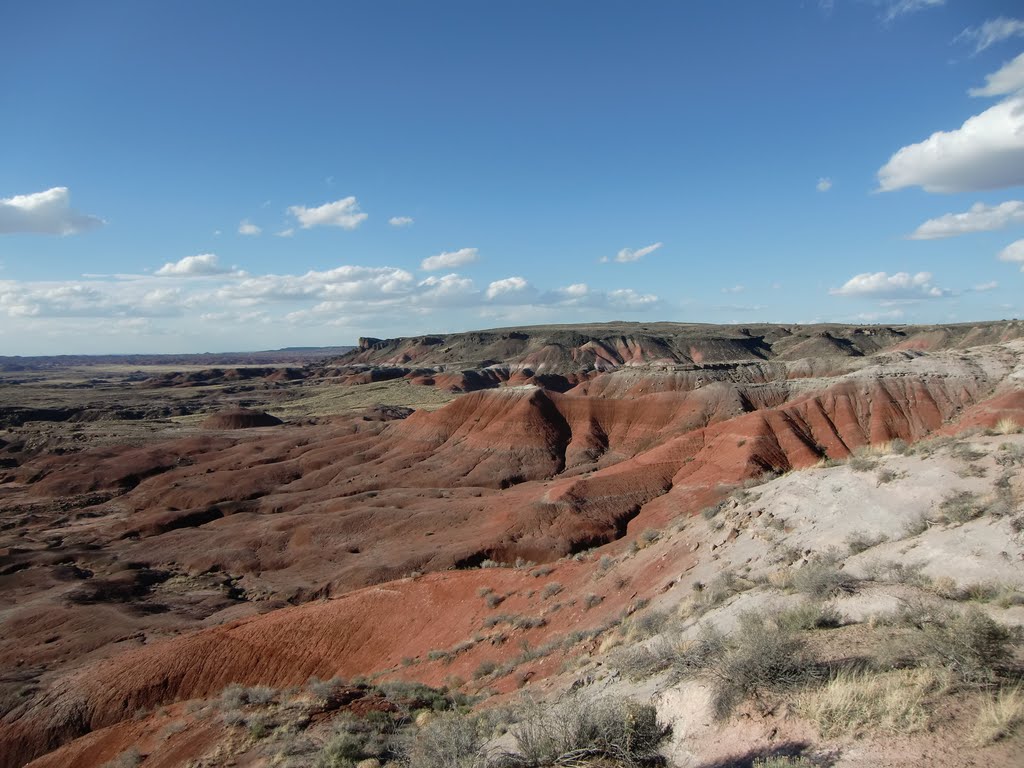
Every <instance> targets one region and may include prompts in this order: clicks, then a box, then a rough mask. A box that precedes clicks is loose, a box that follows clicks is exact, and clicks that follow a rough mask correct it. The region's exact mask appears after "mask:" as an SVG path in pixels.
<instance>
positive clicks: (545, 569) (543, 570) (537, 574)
mask: <svg viewBox="0 0 1024 768" xmlns="http://www.w3.org/2000/svg"><path fill="white" fill-rule="evenodd" d="M554 572H555V569H554V568H553V567H552V566H550V565H542V566H541V567H540V568H538V569H537V570H535V571H530V575H531V576H533V577H534V578H535V579H539V578H541V577H542V576H548V575H550V574H552V573H554Z"/></svg>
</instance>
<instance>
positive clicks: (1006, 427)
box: [996, 418, 1024, 435]
mask: <svg viewBox="0 0 1024 768" xmlns="http://www.w3.org/2000/svg"><path fill="white" fill-rule="evenodd" d="M1021 431H1024V427H1021V425H1020V424H1018V423H1017V422H1016V421H1014V420H1013V419H1009V418H1007V419H1000V420H999V421H997V422H996V433H997V434H1000V435H1017V434H1020V432H1021Z"/></svg>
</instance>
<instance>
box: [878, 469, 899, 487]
mask: <svg viewBox="0 0 1024 768" xmlns="http://www.w3.org/2000/svg"><path fill="white" fill-rule="evenodd" d="M897 477H898V475H897V474H896V473H895V472H893V471H892V470H891V469H880V470H878V472H877V473H876V474H875V480H876V481H877V483H878V485H885V484H886V483H891V482H892V481H893V480H895V479H896V478H897Z"/></svg>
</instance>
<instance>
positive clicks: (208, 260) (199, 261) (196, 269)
mask: <svg viewBox="0 0 1024 768" xmlns="http://www.w3.org/2000/svg"><path fill="white" fill-rule="evenodd" d="M230 271H231V270H229V269H224V268H223V267H221V266H220V265H219V264H218V263H217V254H215V253H201V254H199V255H198V256H186V257H185V258H183V259H178V261H169V262H167V263H166V264H164V265H163V266H162V267H160V269H158V270H157V271H156V274H157V275H159V276H160V277H205V276H207V275H224V274H227V273H228V272H230Z"/></svg>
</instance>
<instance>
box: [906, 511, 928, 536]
mask: <svg viewBox="0 0 1024 768" xmlns="http://www.w3.org/2000/svg"><path fill="white" fill-rule="evenodd" d="M932 522H933V521H932V520H931V519H930V518H929V517H928V515H926V514H925V513H924V512H921V513H919V514H917V515H914V517H912V518H910V519H909V520H908V521H907V522H906V525H904V526H903V536H904V537H906V538H909V537H911V536H920V535H921V534H922V533H924V532H925V531H927V530H928V528H929V527H930V526H931V524H932Z"/></svg>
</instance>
